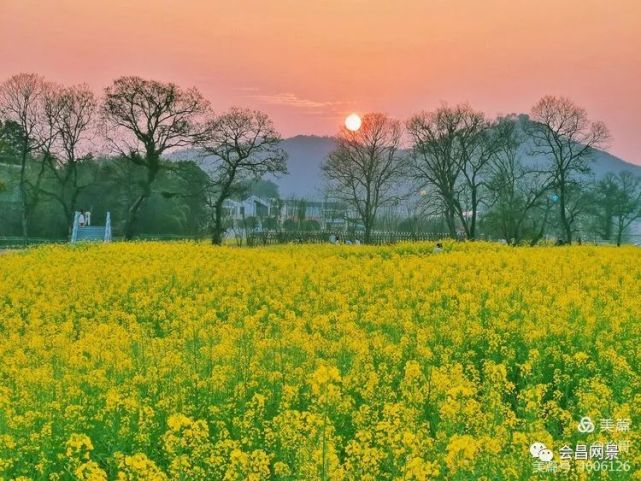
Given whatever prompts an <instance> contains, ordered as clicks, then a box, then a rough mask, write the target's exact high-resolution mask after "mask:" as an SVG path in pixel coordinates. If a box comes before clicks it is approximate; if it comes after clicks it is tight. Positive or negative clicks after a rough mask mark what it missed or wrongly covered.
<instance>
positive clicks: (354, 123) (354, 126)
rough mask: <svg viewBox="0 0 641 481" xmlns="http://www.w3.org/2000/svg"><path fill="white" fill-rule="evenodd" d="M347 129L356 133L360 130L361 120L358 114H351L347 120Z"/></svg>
mask: <svg viewBox="0 0 641 481" xmlns="http://www.w3.org/2000/svg"><path fill="white" fill-rule="evenodd" d="M345 127H347V129H348V130H351V131H352V132H356V131H357V130H358V129H360V128H361V118H360V117H359V116H358V114H349V115H348V116H347V117H346V118H345Z"/></svg>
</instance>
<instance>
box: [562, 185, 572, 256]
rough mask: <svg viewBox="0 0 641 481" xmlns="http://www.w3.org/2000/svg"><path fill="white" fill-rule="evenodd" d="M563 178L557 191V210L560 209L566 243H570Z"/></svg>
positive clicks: (570, 230)
mask: <svg viewBox="0 0 641 481" xmlns="http://www.w3.org/2000/svg"><path fill="white" fill-rule="evenodd" d="M564 183H565V180H564V179H562V180H561V188H560V192H559V210H560V212H559V213H560V219H561V227H562V228H563V230H564V231H565V241H566V242H567V243H568V244H572V226H571V225H570V222H569V221H568V216H567V213H566V212H565V200H566V199H565V184H564Z"/></svg>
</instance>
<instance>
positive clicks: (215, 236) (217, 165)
mask: <svg viewBox="0 0 641 481" xmlns="http://www.w3.org/2000/svg"><path fill="white" fill-rule="evenodd" d="M206 131H207V134H206V137H205V140H204V142H203V143H202V147H203V150H204V152H205V154H206V155H207V156H206V157H205V159H204V169H205V171H206V172H207V173H208V174H209V176H210V178H211V183H210V185H209V188H208V198H209V204H210V207H211V208H212V215H213V226H212V243H214V244H221V243H222V241H223V234H224V230H225V229H224V222H223V221H224V209H223V206H224V202H225V200H226V199H228V198H229V197H230V196H232V195H234V194H237V193H240V191H241V190H242V189H244V187H245V186H246V181H247V180H251V179H256V178H260V177H262V176H263V175H265V174H282V173H287V165H286V162H287V153H286V152H285V151H284V150H283V149H282V148H281V146H280V143H281V141H282V138H281V136H280V134H279V133H278V132H277V131H276V129H275V127H274V124H273V122H272V121H271V119H270V118H269V117H268V116H267V115H266V114H264V113H262V112H258V111H255V110H248V109H240V108H232V109H231V110H229V112H227V113H224V114H222V115H219V116H217V117H214V118H213V119H212V120H211V121H210V122H208V125H207V130H206Z"/></svg>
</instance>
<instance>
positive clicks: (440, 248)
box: [434, 242, 443, 254]
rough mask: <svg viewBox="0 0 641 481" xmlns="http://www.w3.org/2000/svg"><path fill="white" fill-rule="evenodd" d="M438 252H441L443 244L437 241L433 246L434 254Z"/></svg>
mask: <svg viewBox="0 0 641 481" xmlns="http://www.w3.org/2000/svg"><path fill="white" fill-rule="evenodd" d="M439 252H443V244H441V243H440V242H437V243H436V245H435V246H434V254H438V253H439Z"/></svg>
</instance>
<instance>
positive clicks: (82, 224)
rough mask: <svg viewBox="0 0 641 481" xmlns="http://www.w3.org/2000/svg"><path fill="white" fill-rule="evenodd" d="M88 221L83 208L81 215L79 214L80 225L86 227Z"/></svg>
mask: <svg viewBox="0 0 641 481" xmlns="http://www.w3.org/2000/svg"><path fill="white" fill-rule="evenodd" d="M86 222H87V219H86V218H85V211H84V210H83V209H80V215H79V216H78V225H79V226H80V227H84V226H85V223H86Z"/></svg>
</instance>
